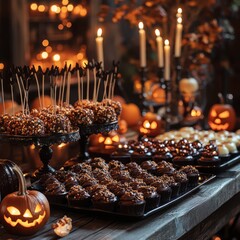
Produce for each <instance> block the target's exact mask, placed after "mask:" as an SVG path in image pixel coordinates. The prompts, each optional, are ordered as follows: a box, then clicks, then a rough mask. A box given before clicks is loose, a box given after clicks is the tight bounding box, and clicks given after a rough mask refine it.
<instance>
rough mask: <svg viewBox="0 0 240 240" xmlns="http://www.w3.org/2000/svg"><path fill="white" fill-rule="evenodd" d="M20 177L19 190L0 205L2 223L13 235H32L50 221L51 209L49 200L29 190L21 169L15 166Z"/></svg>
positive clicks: (9, 195)
mask: <svg viewBox="0 0 240 240" xmlns="http://www.w3.org/2000/svg"><path fill="white" fill-rule="evenodd" d="M12 168H13V170H14V172H15V173H16V174H17V176H18V181H19V190H18V191H17V192H13V193H10V194H8V195H7V196H6V197H5V198H4V199H3V201H2V202H1V205H0V221H1V223H2V225H3V226H4V227H5V228H6V230H7V231H9V232H10V233H12V234H16V235H32V234H34V233H36V232H37V231H38V230H39V229H40V228H42V227H43V226H44V225H45V224H46V222H47V221H48V219H49V216H50V207H49V203H48V200H47V198H46V197H45V196H44V195H43V194H42V193H40V192H38V191H35V190H28V191H27V188H26V181H25V178H24V176H23V173H22V171H21V169H20V168H19V167H18V166H17V165H14V166H13V167H12Z"/></svg>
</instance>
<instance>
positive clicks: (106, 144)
mask: <svg viewBox="0 0 240 240" xmlns="http://www.w3.org/2000/svg"><path fill="white" fill-rule="evenodd" d="M125 140H126V138H125V137H124V136H120V135H119V134H118V133H117V132H116V131H111V132H109V133H107V134H100V133H99V134H96V135H91V136H90V151H93V152H96V151H97V152H99V151H102V150H114V149H115V148H117V146H118V144H119V143H120V142H124V141H125Z"/></svg>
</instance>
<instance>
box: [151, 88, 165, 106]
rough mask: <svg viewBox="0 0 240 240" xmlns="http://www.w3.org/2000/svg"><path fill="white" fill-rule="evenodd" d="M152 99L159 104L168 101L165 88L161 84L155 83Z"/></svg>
mask: <svg viewBox="0 0 240 240" xmlns="http://www.w3.org/2000/svg"><path fill="white" fill-rule="evenodd" d="M152 100H153V101H154V102H156V103H159V104H164V103H165V102H166V93H165V90H164V89H163V88H162V87H160V86H159V85H154V86H153V88H152Z"/></svg>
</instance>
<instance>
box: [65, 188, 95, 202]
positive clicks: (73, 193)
mask: <svg viewBox="0 0 240 240" xmlns="http://www.w3.org/2000/svg"><path fill="white" fill-rule="evenodd" d="M67 199H68V203H69V205H70V206H76V207H89V206H90V205H91V196H90V194H89V193H88V192H87V191H86V190H85V189H84V188H83V187H81V186H80V185H74V186H72V187H71V188H70V190H69V192H68V195H67Z"/></svg>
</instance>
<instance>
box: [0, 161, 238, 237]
mask: <svg viewBox="0 0 240 240" xmlns="http://www.w3.org/2000/svg"><path fill="white" fill-rule="evenodd" d="M239 192H240V166H239V165H236V166H234V167H231V168H230V169H228V170H227V171H225V172H224V173H222V174H219V175H217V177H216V178H215V179H214V180H213V181H210V182H209V183H207V184H206V185H204V186H202V187H200V188H199V189H198V191H196V192H195V193H194V194H192V195H189V196H188V197H186V198H185V199H184V201H180V202H178V203H176V204H174V205H173V206H171V207H169V208H167V209H165V210H163V211H161V212H159V213H156V214H153V215H152V216H149V217H147V218H145V219H142V220H140V221H139V220H138V221H136V220H133V219H129V218H124V219H122V218H121V217H113V216H106V215H105V214H103V215H102V214H97V215H96V214H95V213H92V214H91V213H85V212H76V210H75V209H73V210H71V209H66V208H62V207H60V208H59V207H57V206H55V207H54V206H52V207H51V216H50V219H49V221H48V223H47V225H45V227H44V228H43V229H41V230H40V231H39V232H38V233H36V234H35V235H33V236H31V237H30V238H26V237H24V239H36V240H40V239H47V240H48V239H49V240H50V239H53V238H54V237H55V234H54V231H53V229H52V227H51V225H52V224H53V223H55V222H56V221H57V220H58V219H60V218H62V217H63V216H64V215H67V216H68V217H70V218H71V219H72V225H73V228H72V231H71V232H70V234H69V235H68V236H67V237H66V239H74V238H75V239H106V238H111V239H127V240H132V239H136V238H138V239H157V238H159V239H164V240H165V239H167V240H175V239H203V240H207V239H209V236H213V235H214V234H215V233H216V232H218V231H219V230H220V229H221V228H222V227H223V226H224V225H226V224H227V223H228V222H229V220H230V219H231V218H232V217H234V216H235V215H236V214H237V213H238V212H240V203H239V197H240V194H239ZM0 238H1V239H8V238H11V239H14V240H15V239H19V236H14V235H11V234H9V233H7V232H6V231H5V229H3V228H2V229H1V231H0Z"/></svg>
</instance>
